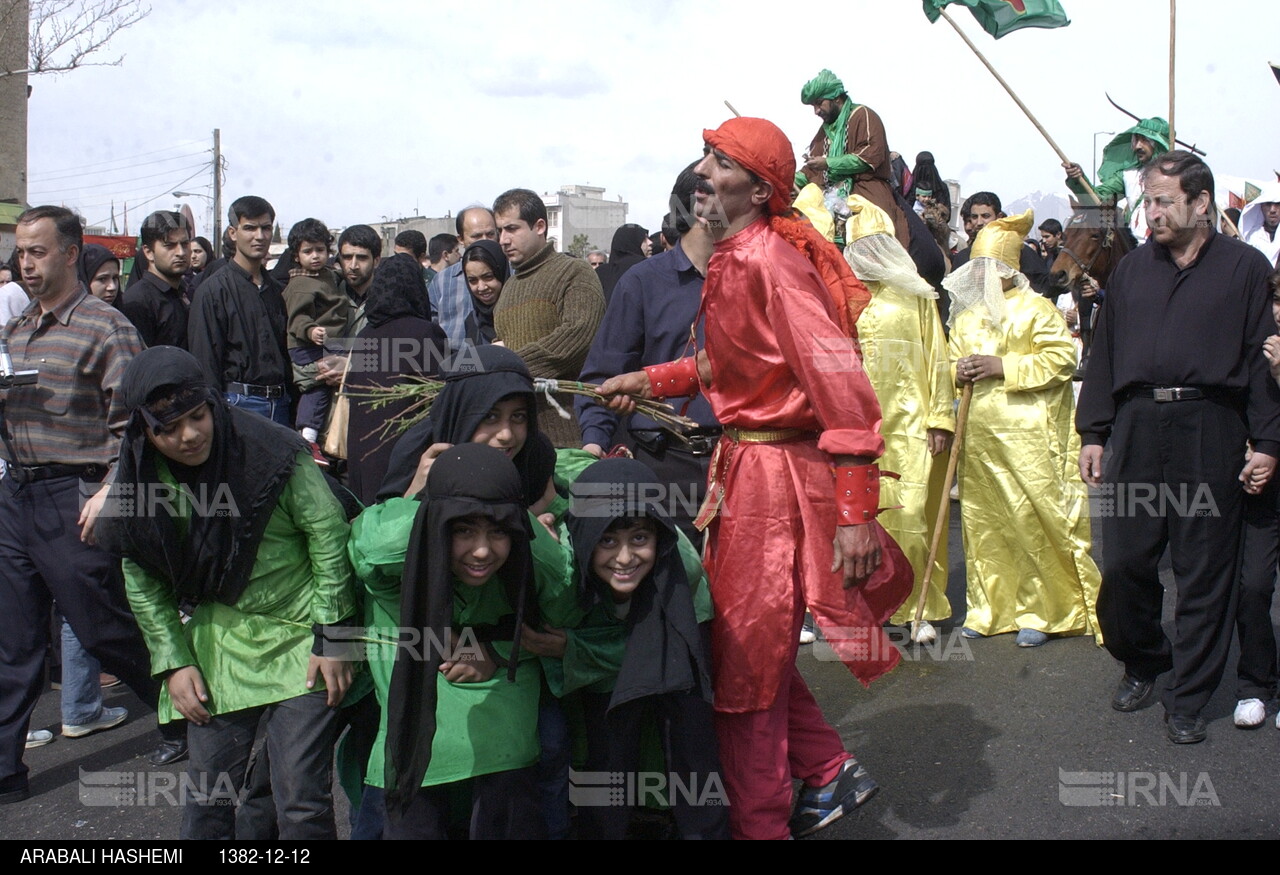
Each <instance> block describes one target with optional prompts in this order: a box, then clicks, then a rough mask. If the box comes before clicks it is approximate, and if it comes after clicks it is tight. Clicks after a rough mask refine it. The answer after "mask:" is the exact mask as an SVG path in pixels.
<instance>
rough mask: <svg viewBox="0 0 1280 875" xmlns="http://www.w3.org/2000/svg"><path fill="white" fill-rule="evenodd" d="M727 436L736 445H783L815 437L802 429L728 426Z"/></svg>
mask: <svg viewBox="0 0 1280 875" xmlns="http://www.w3.org/2000/svg"><path fill="white" fill-rule="evenodd" d="M724 433H725V435H726V436H727V437H728V438H729V439H730V440H731V441H733V442H734V443H735V444H781V443H786V442H787V441H794V440H800V439H802V438H808V437H812V436H813V434H814V433H813V432H811V431H805V430H804V429H802V428H764V429H761V428H734V427H733V426H729V425H726V426H725V427H724Z"/></svg>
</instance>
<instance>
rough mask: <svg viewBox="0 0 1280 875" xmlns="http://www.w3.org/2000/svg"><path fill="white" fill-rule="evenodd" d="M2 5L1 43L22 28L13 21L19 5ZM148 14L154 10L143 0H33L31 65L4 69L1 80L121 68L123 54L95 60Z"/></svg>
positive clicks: (6, 2) (2, 0) (3, 0)
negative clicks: (86, 68) (83, 68)
mask: <svg viewBox="0 0 1280 875" xmlns="http://www.w3.org/2000/svg"><path fill="white" fill-rule="evenodd" d="M0 3H2V4H3V7H4V11H3V14H2V15H0V25H2V26H3V32H2V33H0V39H2V38H3V35H7V34H8V32H9V31H10V29H11V28H13V27H14V26H16V25H17V24H18V22H15V21H13V18H14V17H15V15H14V13H15V10H16V9H17V7H18V6H19V4H18V3H15V2H12V0H0ZM150 13H151V7H150V6H144V5H143V3H142V0H30V20H29V26H28V37H29V39H28V52H27V66H26V68H25V69H23V70H0V77H4V76H12V75H15V74H20V73H28V74H32V75H35V74H39V73H66V72H69V71H71V70H75V69H78V68H80V67H115V66H119V65H120V63H121V62H123V61H124V55H121V56H119V57H117V58H115V59H114V60H97V59H95V57H94V56H95V55H97V54H98V53H99V52H101V51H102V50H103V49H105V48H106V46H107V43H109V42H110V41H111V40H112V38H114V37H115V35H116V34H118V33H119V32H120V31H122V30H125V29H127V28H130V27H132V26H133V25H135V24H137V23H138V22H140V21H142V19H144V18H146V17H147V16H148V15H149V14H150Z"/></svg>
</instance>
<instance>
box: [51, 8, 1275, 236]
mask: <svg viewBox="0 0 1280 875" xmlns="http://www.w3.org/2000/svg"><path fill="white" fill-rule="evenodd" d="M154 5H155V9H154V11H153V12H152V13H151V15H150V16H149V17H148V18H147V19H146V20H144V21H143V22H142V23H140V24H138V25H136V26H135V27H134V28H132V29H131V30H129V31H126V32H124V33H122V34H120V35H119V36H118V37H117V38H116V40H115V41H114V42H113V43H112V45H111V46H110V51H111V52H113V53H116V54H120V53H123V54H124V55H125V59H124V63H123V64H122V65H121V66H119V67H98V68H86V69H81V70H78V71H75V72H73V73H70V74H66V75H63V76H58V77H48V76H42V77H37V78H36V79H34V80H33V81H32V84H33V86H34V90H33V92H32V95H31V99H30V140H29V162H30V164H29V172H30V180H31V182H30V186H29V191H30V193H29V197H30V199H31V201H32V202H33V203H39V202H55V203H59V202H61V203H65V204H67V205H68V206H71V207H74V208H77V209H79V210H80V211H81V212H82V214H83V215H84V216H85V218H87V219H88V220H89V221H90V222H95V223H96V222H98V221H99V220H102V219H105V218H106V217H107V216H108V215H109V214H110V211H111V208H110V203H111V201H112V200H113V199H114V201H115V204H116V210H117V215H119V212H120V210H121V207H122V205H123V202H124V201H126V200H127V201H128V202H129V205H130V214H131V217H130V228H131V230H136V227H137V221H138V219H139V218H140V217H141V215H142V214H145V213H146V212H150V211H151V210H153V209H159V208H171V207H172V206H173V204H174V199H173V198H172V196H171V195H169V194H167V192H170V191H172V190H174V189H175V188H180V189H182V190H185V191H198V192H205V193H211V192H212V187H211V174H210V173H209V172H208V170H207V165H206V167H205V169H203V170H202V168H201V162H207V161H208V160H209V159H210V155H209V153H208V151H207V150H209V149H211V146H212V130H213V128H215V127H217V128H221V130H222V149H223V153H224V155H225V156H226V162H227V177H226V184H225V187H224V198H225V200H224V203H229V202H230V200H232V199H233V198H235V197H237V196H239V195H242V194H250V193H252V194H258V195H262V196H263V197H266V198H267V199H268V200H270V201H271V202H272V203H273V204H274V205H275V207H276V211H277V213H278V215H279V218H280V220H281V222H282V223H283V224H284V226H285V227H286V228H287V227H288V226H289V224H291V223H292V222H294V221H297V220H298V219H301V218H304V217H306V216H316V217H319V218H321V219H323V220H325V221H326V222H328V223H330V224H332V225H335V226H342V225H348V224H353V223H355V222H368V221H378V220H380V219H381V218H382V217H383V216H387V217H396V216H401V215H413V214H414V213H415V212H417V213H419V214H421V215H426V216H432V215H443V214H445V212H446V211H452V212H454V213H456V211H457V210H458V209H459V208H461V207H464V206H466V205H468V204H470V203H473V202H476V201H479V202H484V203H491V202H492V200H493V198H494V197H495V196H496V195H497V194H499V193H500V192H502V191H504V190H505V189H508V188H512V187H516V186H523V187H528V188H532V189H534V190H536V191H538V192H554V191H555V190H556V189H557V188H559V187H560V186H561V185H562V184H568V183H581V184H590V185H598V186H604V187H605V188H606V190H607V191H606V195H605V196H606V197H608V198H610V199H616V198H617V197H618V196H619V195H621V196H622V198H623V199H624V200H626V201H627V202H629V203H630V205H631V209H630V214H629V220H630V221H634V222H639V223H640V224H643V225H645V226H646V227H648V228H650V229H651V230H655V229H656V228H657V225H658V222H659V219H660V218H661V216H662V214H663V213H664V212H665V210H666V206H665V202H666V193H667V192H668V191H669V190H670V188H671V184H672V182H673V181H674V179H675V176H676V174H677V173H678V172H679V170H680V169H681V167H683V166H684V164H686V163H687V162H689V161H690V160H692V159H693V158H694V157H696V156H697V155H698V154H699V153H700V152H701V149H702V142H701V134H702V129H703V128H704V127H715V126H716V125H718V124H719V123H720V122H722V121H723V120H724V119H725V118H727V117H728V116H729V111H728V110H727V109H726V108H725V105H724V103H723V101H724V100H726V99H727V100H729V101H730V102H731V103H733V104H734V106H735V107H736V108H737V109H738V110H739V111H740V112H742V113H743V114H744V115H758V116H763V117H766V118H768V119H770V120H772V121H773V122H775V123H776V124H778V125H779V126H780V127H781V128H782V129H783V130H784V131H785V132H786V133H787V135H788V136H789V137H790V138H791V140H792V144H793V145H794V147H795V150H796V153H797V155H798V154H799V153H801V152H803V151H804V149H805V147H806V146H807V144H808V142H809V140H810V138H811V137H812V136H813V134H814V131H815V130H816V128H817V124H818V121H817V119H816V117H815V116H814V115H813V113H812V110H811V109H810V108H809V107H806V106H803V105H802V104H801V103H800V101H799V93H800V87H801V85H803V83H804V82H805V80H806V79H808V78H809V77H811V76H813V75H814V74H815V73H817V71H818V70H819V69H820V68H822V67H824V66H827V67H830V68H831V69H832V70H833V71H835V73H836V74H837V75H838V76H840V77H841V78H843V80H844V82H845V85H846V87H847V88H848V92H849V94H850V96H851V97H852V98H853V100H855V101H857V102H859V103H866V104H868V105H869V106H871V107H872V108H873V109H875V110H876V111H877V112H879V114H880V116H881V117H882V118H883V119H884V122H885V126H886V128H887V131H888V136H889V144H890V147H891V148H892V149H894V150H896V151H898V152H900V153H902V155H903V156H904V158H906V160H907V163H908V164H912V163H914V158H915V155H916V153H917V152H919V151H920V150H924V149H928V150H930V151H932V152H933V154H934V156H935V157H936V159H937V164H938V168H939V170H940V171H941V172H942V175H943V176H944V177H947V178H955V179H959V180H960V182H961V185H962V188H963V190H964V191H965V192H966V193H971V192H973V191H977V190H982V189H989V190H993V191H995V192H997V193H998V194H1000V195H1001V196H1002V197H1003V198H1004V199H1005V200H1006V201H1012V200H1014V199H1016V198H1017V197H1019V196H1021V195H1024V194H1027V193H1030V192H1032V191H1037V190H1038V191H1057V190H1059V189H1061V188H1062V185H1061V180H1062V172H1061V169H1060V167H1059V166H1058V159H1057V157H1056V156H1055V155H1054V153H1053V151H1052V150H1051V149H1050V147H1049V146H1048V145H1047V144H1046V143H1045V141H1044V140H1043V139H1042V138H1041V137H1040V135H1039V134H1038V133H1037V132H1036V130H1035V128H1033V127H1032V125H1031V123H1030V122H1028V121H1027V120H1026V119H1025V117H1024V116H1023V115H1022V114H1021V112H1019V110H1018V109H1017V107H1016V106H1015V105H1014V104H1013V102H1012V101H1011V100H1010V99H1009V97H1008V96H1007V95H1005V93H1004V92H1003V90H1001V88H1000V86H999V85H998V84H997V83H996V81H995V80H994V79H993V78H992V77H991V75H990V74H989V73H988V72H987V71H986V69H985V68H984V67H982V65H981V64H980V63H979V61H978V60H977V59H976V58H975V57H974V56H973V55H972V53H971V52H970V51H969V50H968V48H966V47H965V45H964V44H963V42H961V40H960V38H959V37H958V36H957V35H956V33H955V32H954V31H952V29H951V28H950V26H948V25H947V24H946V22H945V21H939V22H938V23H937V24H936V25H930V24H929V23H928V21H927V19H926V18H925V16H924V14H923V13H922V11H921V5H920V3H919V2H918V0H841V2H838V3H835V2H833V3H828V4H811V5H809V6H807V7H805V9H806V10H826V11H828V12H829V13H830V17H829V18H827V19H825V20H824V19H821V18H819V17H816V16H813V15H808V14H801V10H800V8H799V7H794V6H790V5H787V4H781V3H767V4H766V3H759V4H751V6H750V7H748V5H747V4H739V3H733V4H730V3H719V2H700V3H688V2H682V3H676V2H670V3H668V2H662V0H657V2H655V0H645V2H609V3H568V2H554V0H553V2H550V3H545V4H543V3H531V2H522V3H509V2H502V0H492V2H486V3H484V4H475V5H467V6H464V5H463V4H457V3H451V4H441V3H435V2H386V0H364V2H358V3H353V2H350V0H347V2H334V0H308V2H278V3H277V2H272V3H263V2H249V0H243V2H242V0H220V2H217V3H207V2H188V0H180V2H179V0H164V2H156V3H155V4H154ZM1063 5H1064V7H1065V8H1066V10H1067V12H1068V14H1069V15H1070V16H1071V18H1072V24H1071V25H1070V26H1069V27H1066V28H1060V29H1056V30H1032V29H1028V30H1022V31H1019V32H1017V33H1014V34H1011V35H1010V36H1007V37H1005V38H1004V39H1002V40H999V41H998V42H997V41H995V40H993V39H992V38H991V37H990V36H988V35H987V34H985V33H983V32H982V31H981V30H980V29H979V28H978V27H977V24H976V22H975V21H974V20H973V18H972V17H971V16H970V15H969V13H968V12H967V11H965V10H964V9H962V8H960V7H953V15H954V16H955V18H956V20H957V21H959V22H960V24H961V26H962V27H963V28H965V30H966V32H967V33H969V35H970V36H971V38H972V39H973V40H974V41H975V42H976V43H977V44H978V46H979V48H980V49H982V50H983V51H984V52H986V53H987V56H988V58H989V59H990V60H991V61H992V63H993V64H994V65H995V66H996V68H997V69H998V70H1000V72H1001V73H1002V74H1003V75H1004V76H1005V78H1006V79H1008V80H1009V81H1010V82H1011V84H1013V86H1014V88H1015V89H1016V90H1017V91H1018V92H1019V94H1020V95H1021V96H1022V98H1023V100H1024V101H1025V102H1026V103H1027V104H1028V105H1029V107H1030V108H1031V110H1032V111H1033V112H1034V113H1035V114H1036V115H1037V116H1038V117H1039V119H1040V121H1041V123H1042V124H1044V126H1045V127H1046V128H1047V129H1048V131H1049V133H1050V134H1051V135H1052V136H1053V137H1054V138H1055V139H1056V140H1057V141H1058V143H1059V145H1060V146H1062V148H1063V149H1064V150H1065V151H1066V152H1067V154H1068V155H1069V156H1071V157H1072V158H1073V159H1074V160H1076V161H1078V162H1080V164H1082V165H1083V166H1084V167H1085V168H1086V170H1087V171H1091V170H1092V164H1093V158H1092V149H1093V143H1094V133H1095V132H1096V131H1119V130H1123V129H1124V128H1126V127H1128V126H1129V125H1130V124H1131V122H1130V121H1129V120H1128V119H1127V118H1125V117H1124V116H1122V115H1121V114H1120V113H1119V112H1117V111H1116V110H1114V109H1112V108H1111V106H1110V105H1109V104H1108V103H1107V101H1106V98H1105V97H1104V92H1110V94H1111V96H1112V97H1114V98H1115V99H1116V100H1117V101H1118V102H1119V103H1121V104H1122V105H1123V106H1125V107H1127V108H1128V109H1130V110H1132V111H1134V112H1136V113H1138V114H1140V115H1160V116H1164V115H1166V114H1167V112H1168V88H1167V81H1168V78H1167V77H1168V56H1167V51H1168V38H1169V34H1168V9H1169V3H1168V0H1125V2H1124V3H1119V2H1115V0H1063ZM748 8H755V9H758V10H760V11H761V12H763V11H766V10H771V11H772V17H769V18H765V17H761V16H752V15H748V14H747V13H746V11H745V10H746V9H748ZM1177 24H1178V28H1177V31H1178V56H1177V98H1178V100H1177V107H1176V118H1175V123H1176V128H1177V131H1176V132H1177V134H1178V136H1179V138H1180V139H1184V140H1188V141H1194V142H1196V143H1197V144H1198V145H1199V146H1200V148H1202V149H1203V150H1204V151H1206V152H1207V153H1208V155H1207V160H1208V162H1209V164H1210V166H1211V167H1212V168H1213V169H1214V170H1215V172H1217V173H1219V174H1226V175H1232V176H1243V177H1251V178H1257V179H1263V180H1266V179H1272V178H1274V177H1273V176H1272V169H1273V168H1276V169H1280V112H1277V109H1278V108H1280V107H1278V104H1280V86H1277V83H1276V81H1275V79H1274V78H1273V77H1272V75H1271V73H1270V71H1269V69H1268V67H1267V61H1270V60H1276V61H1280V48H1277V47H1276V45H1275V39H1276V35H1277V34H1278V33H1280V3H1276V2H1275V0H1180V2H1179V3H1178V21H1177ZM807 32H809V33H812V34H813V35H812V36H806V33H807ZM1108 139H1110V137H1109V136H1108V135H1105V134H1104V135H1101V136H1099V137H1098V138H1097V141H1098V145H1099V147H1101V146H1102V145H1103V144H1105V142H1106V141H1107V140H1108ZM1268 143H1270V144H1271V145H1267V144H1268ZM147 201H149V202H147ZM144 202H147V203H144ZM191 203H192V209H193V210H194V211H195V214H196V216H197V220H198V223H199V224H200V225H201V228H200V232H201V233H208V229H207V227H206V226H205V216H206V213H205V211H204V209H203V208H202V205H203V204H204V202H203V201H200V200H198V199H194V200H192V202H191Z"/></svg>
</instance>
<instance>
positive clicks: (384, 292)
mask: <svg viewBox="0 0 1280 875" xmlns="http://www.w3.org/2000/svg"><path fill="white" fill-rule="evenodd" d="M364 312H365V319H366V324H365V327H364V329H363V330H362V331H361V332H360V334H359V335H357V337H356V342H355V345H354V349H353V353H352V354H353V355H355V356H357V358H355V359H353V360H352V367H351V370H350V371H348V373H347V385H348V386H352V387H356V386H359V387H366V386H394V385H396V384H397V383H399V382H400V381H401V380H402V379H403V378H404V377H410V376H412V377H433V376H435V375H436V374H437V373H438V372H439V370H440V365H441V363H442V362H443V361H445V359H446V358H447V346H448V341H447V338H446V337H445V333H444V330H443V329H442V328H441V327H440V326H439V325H438V324H436V323H435V322H432V321H431V316H430V311H429V309H428V306H427V293H426V289H425V287H423V285H422V268H421V267H420V266H419V265H418V263H417V262H416V261H415V260H414V258H413V256H411V255H405V254H400V255H396V256H393V257H391V258H387V259H384V260H383V261H382V263H381V264H379V265H378V269H377V270H376V271H375V272H374V274H373V281H372V282H371V283H370V285H369V293H368V296H367V297H366V299H365V310H364ZM410 403H411V402H409V401H403V402H397V403H395V404H391V405H387V406H385V407H380V408H378V409H377V410H370V409H369V407H368V406H367V405H365V404H361V403H359V402H354V401H353V402H352V404H351V406H350V408H349V411H350V412H349V414H348V421H347V476H348V484H349V485H350V487H351V491H352V492H354V493H355V494H356V497H357V498H359V499H360V502H361V503H362V504H364V505H366V506H368V505H370V504H373V503H374V502H375V501H377V497H378V487H379V485H381V483H382V480H383V478H384V477H385V476H386V473H387V466H388V464H389V463H390V461H391V452H392V446H393V445H392V444H391V443H390V442H389V441H384V440H383V439H382V436H381V431H382V425H383V423H385V422H387V421H388V420H389V419H393V418H395V417H397V416H400V415H401V414H402V413H403V412H404V410H405V408H407V407H408V406H409V404H410ZM406 485H407V484H406Z"/></svg>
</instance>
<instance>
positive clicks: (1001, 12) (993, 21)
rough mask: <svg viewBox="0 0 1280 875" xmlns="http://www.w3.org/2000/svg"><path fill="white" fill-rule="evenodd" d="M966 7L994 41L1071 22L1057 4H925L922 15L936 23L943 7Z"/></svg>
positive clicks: (1044, 0) (980, 0) (1051, 0)
mask: <svg viewBox="0 0 1280 875" xmlns="http://www.w3.org/2000/svg"><path fill="white" fill-rule="evenodd" d="M953 3H958V4H960V5H961V6H965V7H968V9H969V11H970V12H972V13H973V17H974V18H976V19H978V24H980V25H982V29H983V30H985V31H986V32H987V33H989V34H991V35H992V36H993V37H995V38H996V39H1000V37H1002V36H1004V35H1005V34H1007V33H1012V32H1013V31H1015V30H1018V29H1019V28H1022V27H1066V26H1067V25H1068V24H1070V23H1071V22H1070V21H1069V20H1068V19H1067V13H1066V12H1064V11H1063V9H1062V6H1061V4H1059V3H1058V2H1056V0H924V14H925V15H927V16H929V20H930V21H937V20H938V15H939V14H940V13H941V12H942V8H943V7H944V6H950V5H951V4H953Z"/></svg>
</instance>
